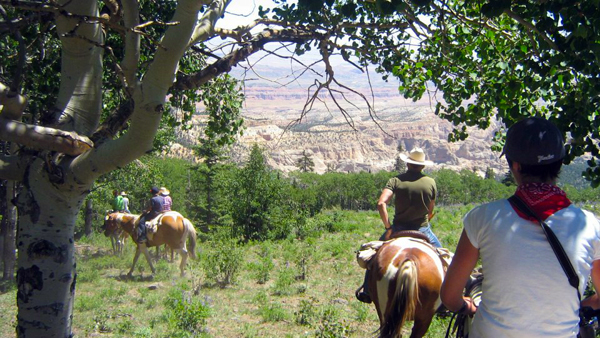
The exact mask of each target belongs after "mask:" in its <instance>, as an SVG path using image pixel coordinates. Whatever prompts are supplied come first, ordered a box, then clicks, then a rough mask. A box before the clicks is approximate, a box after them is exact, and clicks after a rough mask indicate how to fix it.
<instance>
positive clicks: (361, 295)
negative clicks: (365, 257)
mask: <svg viewBox="0 0 600 338" xmlns="http://www.w3.org/2000/svg"><path fill="white" fill-rule="evenodd" d="M368 276H369V270H366V271H365V280H364V282H363V285H361V286H360V287H359V288H358V289H356V291H355V292H354V295H355V296H356V299H358V300H359V301H361V302H363V303H367V304H370V303H371V302H372V300H371V295H369V291H368V290H369V287H368V283H367V280H368Z"/></svg>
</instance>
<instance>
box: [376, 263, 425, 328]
mask: <svg viewBox="0 0 600 338" xmlns="http://www.w3.org/2000/svg"><path fill="white" fill-rule="evenodd" d="M389 302H391V304H390V306H389V307H388V309H390V312H389V313H388V314H387V316H386V318H385V321H384V323H383V325H382V326H381V329H380V337H400V336H401V335H400V334H401V330H402V326H403V325H404V323H405V322H406V321H407V320H409V319H411V318H412V317H413V316H414V314H415V310H416V308H417V303H418V302H419V286H418V275H417V266H416V265H415V262H414V261H413V260H412V259H410V258H407V259H406V260H405V261H404V262H402V264H401V265H400V267H399V269H398V272H397V274H396V291H395V293H394V297H393V298H392V299H391V300H389Z"/></svg>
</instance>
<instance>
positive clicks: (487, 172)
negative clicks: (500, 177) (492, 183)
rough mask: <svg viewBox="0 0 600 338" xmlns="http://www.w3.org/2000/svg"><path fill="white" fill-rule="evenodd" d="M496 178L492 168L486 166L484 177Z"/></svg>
mask: <svg viewBox="0 0 600 338" xmlns="http://www.w3.org/2000/svg"><path fill="white" fill-rule="evenodd" d="M495 178H496V173H494V169H492V168H490V167H488V168H487V169H486V170H485V179H489V180H493V179H495Z"/></svg>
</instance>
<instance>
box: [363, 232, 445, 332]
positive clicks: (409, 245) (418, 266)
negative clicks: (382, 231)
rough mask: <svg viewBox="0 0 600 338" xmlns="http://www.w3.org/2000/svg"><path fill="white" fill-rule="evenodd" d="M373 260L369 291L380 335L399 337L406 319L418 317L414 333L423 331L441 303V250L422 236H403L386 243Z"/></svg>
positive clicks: (442, 269) (442, 268) (442, 272)
mask: <svg viewBox="0 0 600 338" xmlns="http://www.w3.org/2000/svg"><path fill="white" fill-rule="evenodd" d="M371 264H372V268H371V271H372V273H371V275H372V276H371V277H369V278H370V281H369V291H370V293H371V295H373V296H374V297H372V299H373V301H374V303H375V307H376V309H377V313H378V315H379V319H380V335H381V337H399V335H400V330H401V328H402V326H401V325H402V324H403V323H404V322H405V321H406V320H414V321H415V326H414V327H413V333H414V332H416V331H423V330H424V331H423V334H424V332H426V330H427V328H428V327H429V324H430V322H431V318H432V317H433V315H434V313H435V311H436V310H437V307H438V306H439V305H440V304H441V302H440V298H439V291H440V288H441V284H442V281H443V277H444V267H443V264H442V260H441V259H440V257H439V256H438V252H437V251H436V250H435V249H434V248H433V247H432V246H431V245H430V244H427V243H425V242H424V241H422V240H418V239H414V238H406V237H402V238H398V239H395V240H392V241H388V242H386V243H384V245H382V246H381V248H379V250H378V252H377V254H376V255H375V257H374V258H373V259H372V262H371ZM415 330H416V331H415ZM416 336H420V335H416Z"/></svg>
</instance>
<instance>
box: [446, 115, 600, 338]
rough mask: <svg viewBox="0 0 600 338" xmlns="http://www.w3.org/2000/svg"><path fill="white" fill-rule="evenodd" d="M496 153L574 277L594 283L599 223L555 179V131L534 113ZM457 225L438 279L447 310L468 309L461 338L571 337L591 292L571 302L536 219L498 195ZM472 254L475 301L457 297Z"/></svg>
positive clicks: (597, 282) (598, 282) (594, 300)
mask: <svg viewBox="0 0 600 338" xmlns="http://www.w3.org/2000/svg"><path fill="white" fill-rule="evenodd" d="M503 154H504V155H505V156H506V159H507V161H508V165H509V168H510V170H511V172H512V174H513V176H514V178H515V181H516V182H517V184H518V187H517V191H516V192H515V195H517V196H518V197H520V199H521V200H523V201H524V202H525V204H527V205H528V206H529V207H530V208H531V209H532V210H533V211H534V212H535V213H536V214H537V215H538V217H540V218H541V219H542V220H544V221H545V222H546V223H547V224H548V226H549V227H550V228H551V229H552V231H553V232H554V233H555V234H556V237H558V240H559V241H560V243H561V244H562V246H563V247H564V249H565V252H566V253H567V256H568V258H569V260H570V261H571V262H572V264H573V267H574V269H575V271H576V273H577V275H578V276H579V281H580V282H579V289H578V290H579V292H580V294H583V291H584V289H585V287H586V282H587V280H588V277H589V276H590V273H591V276H592V282H593V284H594V287H595V288H596V290H600V289H598V287H600V224H599V223H598V220H597V219H596V217H595V216H594V215H593V214H592V213H590V212H588V211H585V210H582V209H580V208H578V207H576V206H574V205H573V204H571V202H570V201H569V199H568V198H567V196H566V194H565V193H564V191H562V190H561V189H560V188H559V187H557V186H556V180H557V178H558V174H559V172H560V168H561V165H562V159H563V158H564V156H565V147H564V141H563V137H562V133H561V132H560V131H559V130H558V128H557V127H556V126H555V125H553V124H552V123H550V122H549V121H547V120H545V119H542V118H527V119H525V120H523V121H520V122H518V123H516V124H515V125H513V126H512V127H511V128H509V130H508V132H507V135H506V143H505V146H504V150H503ZM463 224H464V229H463V232H462V235H461V237H460V240H459V243H458V245H457V248H456V253H455V255H454V258H453V260H452V264H451V265H450V267H449V268H448V272H447V274H446V277H445V280H444V283H443V285H442V290H441V297H442V301H443V303H444V305H445V306H446V307H447V308H448V309H449V310H451V311H454V312H458V313H463V314H468V315H474V318H473V323H472V326H471V330H470V332H469V338H478V337H491V338H502V337H528V338H530V337H540V338H541V337H544V338H548V337H561V338H562V337H565V338H566V337H576V336H577V334H578V333H579V326H578V324H579V309H580V307H581V306H591V307H593V308H599V307H600V300H599V298H598V296H597V295H594V296H592V297H590V298H588V299H586V300H584V301H583V302H581V304H580V301H579V297H578V294H577V290H576V289H575V288H574V287H573V286H571V285H570V284H569V281H568V278H567V275H566V274H565V272H564V270H563V269H562V267H561V265H560V263H559V261H558V258H557V257H556V255H555V253H554V251H553V250H552V247H551V246H550V243H549V242H548V240H547V238H546V236H545V235H544V233H543V231H542V229H541V227H540V225H539V222H537V221H536V220H535V219H532V218H529V217H528V216H527V215H526V214H524V213H523V212H521V211H518V210H517V209H516V208H515V207H513V206H512V204H510V203H509V202H508V200H499V201H494V202H491V203H486V204H483V205H480V206H478V207H476V208H474V209H473V210H471V211H470V212H469V213H467V215H465V217H464V219H463ZM478 259H481V265H482V269H483V284H482V290H483V293H482V296H481V302H480V303H479V306H477V305H476V304H475V303H474V302H473V300H472V299H471V298H468V297H463V294H462V292H463V288H464V286H465V285H466V283H467V281H468V279H469V275H470V273H471V271H472V270H473V268H474V267H475V265H476V264H477V261H478Z"/></svg>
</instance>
